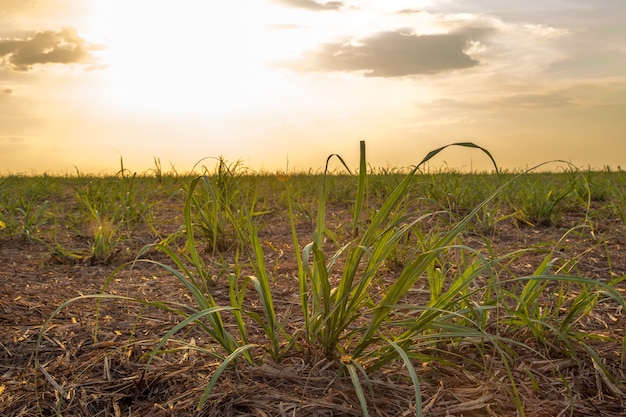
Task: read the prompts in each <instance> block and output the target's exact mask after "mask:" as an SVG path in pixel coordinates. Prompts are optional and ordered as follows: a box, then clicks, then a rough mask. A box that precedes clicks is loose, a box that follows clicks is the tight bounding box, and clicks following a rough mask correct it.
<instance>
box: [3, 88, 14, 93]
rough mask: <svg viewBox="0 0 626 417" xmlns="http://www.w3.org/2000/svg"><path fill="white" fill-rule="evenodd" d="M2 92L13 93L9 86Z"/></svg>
mask: <svg viewBox="0 0 626 417" xmlns="http://www.w3.org/2000/svg"><path fill="white" fill-rule="evenodd" d="M2 92H3V93H4V94H11V93H13V90H11V89H10V88H5V89H4V90H2Z"/></svg>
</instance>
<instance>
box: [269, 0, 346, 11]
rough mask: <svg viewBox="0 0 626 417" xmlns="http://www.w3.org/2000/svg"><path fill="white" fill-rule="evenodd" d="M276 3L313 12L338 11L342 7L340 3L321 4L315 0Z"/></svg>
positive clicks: (291, 0) (290, 0)
mask: <svg viewBox="0 0 626 417" xmlns="http://www.w3.org/2000/svg"><path fill="white" fill-rule="evenodd" d="M276 3H278V4H281V5H283V6H288V7H295V8H298V9H307V10H313V11H323V10H339V9H341V8H343V7H344V3H343V2H342V1H328V2H326V3H322V2H319V1H315V0H276Z"/></svg>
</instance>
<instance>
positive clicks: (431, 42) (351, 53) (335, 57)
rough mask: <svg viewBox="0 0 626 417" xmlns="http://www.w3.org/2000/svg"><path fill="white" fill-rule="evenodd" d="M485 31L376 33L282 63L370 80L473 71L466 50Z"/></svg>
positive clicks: (333, 44)
mask: <svg viewBox="0 0 626 417" xmlns="http://www.w3.org/2000/svg"><path fill="white" fill-rule="evenodd" d="M486 31H487V30H486V29H466V30H464V31H460V32H453V33H448V34H435V35H417V34H415V33H414V32H413V31H412V30H408V29H402V30H393V31H385V32H376V33H374V34H372V35H369V36H367V37H365V38H362V39H359V40H358V41H352V42H347V43H325V44H322V45H320V47H319V48H318V49H316V50H314V51H307V52H306V53H305V54H304V55H303V56H302V58H300V59H298V60H296V61H291V62H286V63H281V64H279V65H280V66H282V67H286V68H289V69H292V70H296V71H364V74H365V76H368V77H402V76H407V75H418V74H435V73H440V72H445V71H450V70H461V69H465V68H471V67H474V66H476V65H478V64H479V62H478V61H476V60H475V59H473V58H472V57H470V56H469V55H468V54H467V53H466V52H465V51H466V49H467V47H468V46H469V43H470V41H471V40H477V39H478V38H480V37H481V36H482V35H483V34H484V33H485V32H486Z"/></svg>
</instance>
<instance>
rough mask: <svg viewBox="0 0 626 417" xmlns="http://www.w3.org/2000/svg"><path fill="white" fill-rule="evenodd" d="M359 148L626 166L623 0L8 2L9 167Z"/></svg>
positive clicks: (350, 153) (5, 92)
mask: <svg viewBox="0 0 626 417" xmlns="http://www.w3.org/2000/svg"><path fill="white" fill-rule="evenodd" d="M360 140H365V141H366V144H367V151H368V162H369V163H370V164H371V165H373V166H376V167H404V166H408V165H411V164H415V163H417V162H419V160H421V158H422V157H423V156H424V155H425V154H426V153H427V152H428V151H430V150H432V149H434V148H436V147H439V146H442V145H445V144H448V143H451V142H459V141H473V142H475V143H476V144H479V145H481V146H483V147H485V148H487V149H489V151H491V153H492V154H493V156H494V158H495V159H496V161H497V162H498V163H499V165H500V166H502V167H504V168H507V169H511V170H513V169H522V168H526V167H530V166H533V165H535V164H538V163H541V162H544V161H549V160H553V159H561V160H567V161H570V162H571V163H573V164H575V165H577V166H579V167H584V168H586V167H592V168H603V167H605V166H611V167H613V168H616V167H618V166H622V167H626V2H625V1H624V0H601V1H599V0H527V1H523V2H514V1H502V0H473V1H472V0H468V1H461V0H439V1H427V0H424V1H419V0H393V1H383V0H361V1H348V0H346V1H316V0H229V1H222V2H217V1H207V0H181V1H172V0H170V1H161V0H149V1H148V0H124V1H122V0H0V175H6V174H17V173H27V174H30V173H39V174H41V173H44V172H46V173H54V174H65V173H69V174H72V173H75V172H76V169H79V170H80V172H83V173H95V174H103V173H112V172H115V171H116V170H117V169H119V163H120V158H123V160H124V165H125V166H126V167H127V168H129V169H131V170H133V171H137V172H145V171H147V170H149V169H150V168H154V159H155V158H159V159H160V161H161V164H162V166H163V169H164V170H165V171H167V170H169V168H170V166H174V167H175V168H176V169H177V170H178V171H179V172H185V171H188V170H190V169H191V168H192V166H193V165H194V164H195V162H197V161H198V160H200V159H202V158H205V157H218V156H223V157H224V158H226V159H227V160H230V161H235V160H241V162H242V163H243V164H244V165H246V166H248V167H250V168H252V169H255V170H267V171H274V170H284V169H290V170H291V169H294V170H308V169H309V168H312V169H314V170H316V169H320V168H321V167H323V164H324V162H325V159H326V156H327V155H329V154H331V153H339V154H341V155H342V156H344V157H345V159H346V161H347V162H348V163H350V164H352V165H354V166H357V165H358V149H359V146H358V144H359V141H360ZM488 162H489V160H488V158H486V157H485V156H484V155H482V154H480V153H479V152H476V151H470V150H467V149H464V150H461V149H459V150H451V151H449V152H448V151H446V152H444V153H442V154H440V155H439V156H437V158H436V161H435V162H433V164H434V165H437V166H447V167H451V168H455V169H466V170H467V169H473V170H477V169H487V168H489V165H488ZM433 164H431V165H433Z"/></svg>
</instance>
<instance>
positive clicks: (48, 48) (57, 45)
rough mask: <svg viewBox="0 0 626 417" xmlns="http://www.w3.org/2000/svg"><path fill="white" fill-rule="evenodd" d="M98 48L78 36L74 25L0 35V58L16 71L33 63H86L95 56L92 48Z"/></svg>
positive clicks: (91, 61) (26, 68) (24, 69)
mask: <svg viewBox="0 0 626 417" xmlns="http://www.w3.org/2000/svg"><path fill="white" fill-rule="evenodd" d="M98 49H101V48H100V47H99V46H97V45H90V44H89V43H88V42H86V41H85V40H84V39H83V38H81V37H80V35H79V34H78V32H77V31H76V29H74V28H70V27H67V28H63V29H61V30H60V31H58V32H55V31H51V30H47V31H44V32H35V33H34V34H33V35H32V36H28V37H23V38H10V39H9V38H4V39H2V38H0V58H5V59H6V60H7V62H8V64H9V66H10V67H11V68H12V69H14V70H16V71H28V70H29V69H30V68H31V67H32V66H33V65H35V64H76V63H81V64H87V63H93V62H94V61H95V58H94V57H93V55H92V54H91V51H94V50H98Z"/></svg>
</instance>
